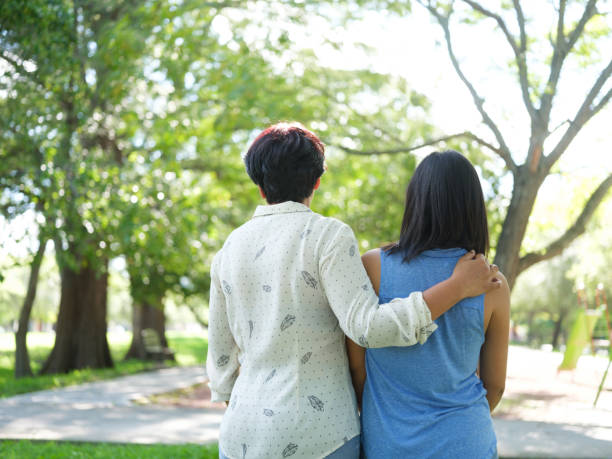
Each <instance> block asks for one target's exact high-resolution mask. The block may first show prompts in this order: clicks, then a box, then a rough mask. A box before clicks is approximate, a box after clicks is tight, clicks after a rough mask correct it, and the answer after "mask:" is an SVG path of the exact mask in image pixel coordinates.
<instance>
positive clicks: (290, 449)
mask: <svg viewBox="0 0 612 459" xmlns="http://www.w3.org/2000/svg"><path fill="white" fill-rule="evenodd" d="M297 450H298V445H296V444H295V443H289V444H288V445H287V446H285V449H284V450H283V457H289V456H293V455H294V454H295V453H296V452H297Z"/></svg>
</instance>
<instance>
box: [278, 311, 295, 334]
mask: <svg viewBox="0 0 612 459" xmlns="http://www.w3.org/2000/svg"><path fill="white" fill-rule="evenodd" d="M293 322H295V316H292V315H291V314H287V315H286V316H285V318H284V319H283V321H282V323H281V326H280V329H281V331H285V330H287V329H288V328H289V327H291V325H293Z"/></svg>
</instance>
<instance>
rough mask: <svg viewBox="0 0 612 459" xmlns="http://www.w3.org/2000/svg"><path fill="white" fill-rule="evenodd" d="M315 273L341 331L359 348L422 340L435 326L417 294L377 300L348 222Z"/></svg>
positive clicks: (337, 230)
mask: <svg viewBox="0 0 612 459" xmlns="http://www.w3.org/2000/svg"><path fill="white" fill-rule="evenodd" d="M319 275H320V279H321V283H322V285H323V288H324V289H325V294H326V296H327V299H328V301H329V304H330V306H331V308H332V310H333V311H334V314H335V315H336V318H337V319H338V322H339V325H340V327H341V328H342V331H344V333H345V334H346V335H347V336H348V337H349V338H350V339H352V340H353V341H354V342H356V343H358V344H360V345H361V346H363V347H385V346H411V345H413V344H416V343H421V344H423V343H424V342H425V341H426V340H427V338H428V337H429V336H430V335H431V333H433V331H434V330H435V329H436V328H437V326H436V324H435V323H433V321H432V320H431V312H430V310H429V308H428V307H427V303H425V300H424V299H423V294H422V292H413V293H412V294H411V295H410V296H409V297H408V298H395V299H393V300H392V301H391V302H389V303H385V304H380V305H379V304H378V297H377V295H376V293H375V292H374V289H373V288H372V284H371V282H370V279H369V278H368V275H367V273H366V271H365V268H364V267H363V264H362V263H361V258H360V256H359V249H358V244H357V240H356V239H355V235H354V234H353V231H352V230H351V228H350V227H349V226H348V225H345V224H343V223H339V224H338V226H337V227H336V228H335V229H334V231H333V234H331V235H330V238H329V243H328V244H326V246H325V247H324V248H323V249H322V254H321V256H320V258H319Z"/></svg>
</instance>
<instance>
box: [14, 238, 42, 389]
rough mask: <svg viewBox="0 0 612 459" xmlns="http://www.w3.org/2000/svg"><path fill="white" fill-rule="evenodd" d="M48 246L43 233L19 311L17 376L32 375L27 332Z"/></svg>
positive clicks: (39, 239) (16, 335)
mask: <svg viewBox="0 0 612 459" xmlns="http://www.w3.org/2000/svg"><path fill="white" fill-rule="evenodd" d="M46 247H47V236H46V235H44V234H42V233H41V235H40V236H39V238H38V249H37V250H36V254H35V255H34V258H33V259H32V263H31V264H30V276H29V279H28V287H27V291H26V296H25V298H24V300H23V305H22V306H21V311H20V313H19V322H18V325H17V331H16V332H15V378H22V377H24V376H32V368H31V367H30V356H29V353H28V345H27V341H26V340H27V334H28V328H29V326H30V316H31V314H32V306H33V305H34V300H35V299H36V289H37V287H38V274H39V273H40V265H41V264H42V260H43V256H44V255H45V249H46Z"/></svg>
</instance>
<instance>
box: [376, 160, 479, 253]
mask: <svg viewBox="0 0 612 459" xmlns="http://www.w3.org/2000/svg"><path fill="white" fill-rule="evenodd" d="M455 247H460V248H464V249H466V250H475V251H476V252H478V253H484V254H486V253H487V252H488V251H489V229H488V224H487V211H486V207H485V202H484V197H483V194H482V188H481V186H480V180H479V179H478V174H477V173H476V170H475V169H474V166H472V164H471V163H470V161H468V159H466V158H465V157H464V156H463V155H461V154H460V153H458V152H456V151H453V150H449V151H444V152H441V153H432V154H430V155H429V156H427V157H426V158H425V159H424V160H423V161H422V162H421V164H419V166H418V167H417V168H416V170H415V171H414V175H413V176H412V179H411V180H410V183H409V184H408V189H407V190H406V206H405V209H404V219H403V221H402V228H401V232H400V238H399V241H398V242H397V243H395V244H391V245H388V246H386V247H385V248H384V249H383V250H385V251H387V252H389V253H394V252H401V253H403V255H404V261H405V262H408V261H410V260H411V259H413V258H414V257H416V256H417V255H419V254H420V253H422V252H423V251H425V250H430V249H450V248H455Z"/></svg>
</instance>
